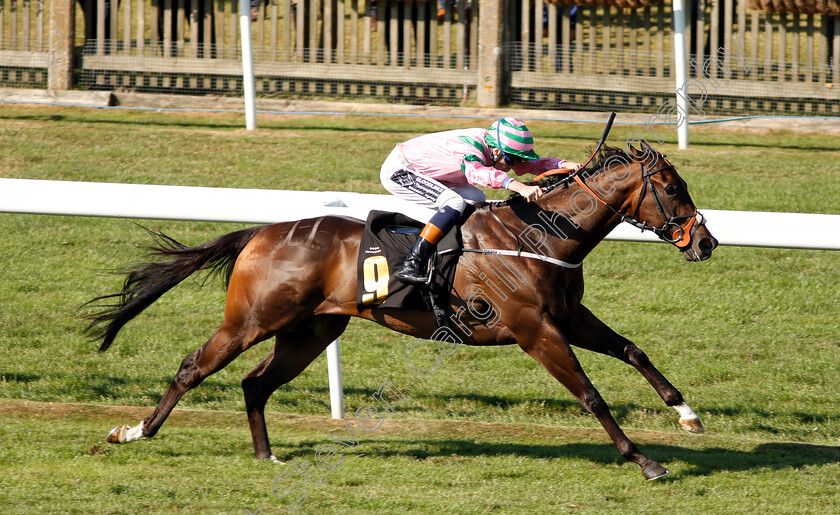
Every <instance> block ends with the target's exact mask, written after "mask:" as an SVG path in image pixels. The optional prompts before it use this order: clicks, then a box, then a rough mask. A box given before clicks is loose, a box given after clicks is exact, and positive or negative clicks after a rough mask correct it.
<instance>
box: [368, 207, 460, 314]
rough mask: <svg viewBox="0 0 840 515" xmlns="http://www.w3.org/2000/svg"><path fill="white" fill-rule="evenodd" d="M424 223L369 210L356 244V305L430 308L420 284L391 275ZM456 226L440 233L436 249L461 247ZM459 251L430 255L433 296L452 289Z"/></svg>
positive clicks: (397, 214) (424, 309) (399, 214)
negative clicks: (432, 270) (418, 285)
mask: <svg viewBox="0 0 840 515" xmlns="http://www.w3.org/2000/svg"><path fill="white" fill-rule="evenodd" d="M424 225H425V224H423V223H422V222H418V221H417V220H414V219H413V218H409V217H408V216H405V215H403V214H401V213H390V212H387V211H371V212H370V214H369V215H368V219H367V222H366V223H365V230H364V233H363V234H362V241H361V245H360V246H359V259H358V262H357V272H358V277H359V281H358V283H359V286H358V290H357V293H356V306H357V307H358V308H359V310H362V309H369V308H404V309H419V310H423V311H431V310H432V309H431V306H430V305H429V301H428V299H427V295H423V291H422V290H421V288H420V287H417V286H415V285H412V284H406V283H403V282H402V281H400V280H399V279H397V278H395V277H394V276H393V274H394V272H396V270H397V268H399V267H400V266H402V264H403V261H404V260H405V256H406V255H408V252H409V251H410V250H411V246H412V245H414V242H415V241H416V240H417V237H418V236H419V234H420V230H421V229H422V228H423V226H424ZM461 246H462V245H461V231H460V228H459V227H455V228H454V229H453V230H451V231H449V233H447V234H446V236H444V238H443V240H442V241H441V242H440V243H439V244H438V249H437V250H438V252H443V251H445V250H451V249H460V248H461ZM459 255H460V253H459V252H457V251H456V252H448V253H445V254H444V255H442V256H440V255H436V256H434V257H433V258H432V263H433V266H434V267H435V270H436V271H435V274H434V277H433V278H432V282H431V284H430V286H431V290H432V294H433V295H434V296H435V297H440V296H441V295H446V294H448V293H449V292H450V291H451V290H452V280H453V279H454V278H455V267H456V265H457V264H458V257H459Z"/></svg>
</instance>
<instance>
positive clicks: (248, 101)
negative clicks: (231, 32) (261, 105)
mask: <svg viewBox="0 0 840 515" xmlns="http://www.w3.org/2000/svg"><path fill="white" fill-rule="evenodd" d="M239 32H240V37H241V39H242V89H243V93H244V94H245V128H246V129H247V130H249V131H252V130H254V129H256V128H257V101H256V96H257V93H256V90H255V87H254V48H253V45H252V43H251V2H249V0H239Z"/></svg>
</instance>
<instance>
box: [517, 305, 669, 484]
mask: <svg viewBox="0 0 840 515" xmlns="http://www.w3.org/2000/svg"><path fill="white" fill-rule="evenodd" d="M532 327H538V329H535V330H526V331H523V332H521V333H519V334H516V339H517V342H519V346H520V347H522V350H524V351H525V352H526V353H527V354H528V355H529V356H531V357H532V358H534V359H536V360H537V361H538V362H540V364H542V366H544V367H545V368H546V370H548V371H549V372H550V373H551V375H553V376H554V377H555V378H556V379H557V380H558V381H560V382H561V383H562V384H563V386H565V387H566V388H567V389H568V390H569V391H570V392H571V393H572V395H574V396H575V398H576V399H577V400H578V402H580V404H581V406H583V407H584V408H585V409H586V410H587V411H588V412H590V413H592V414H593V415H595V417H596V418H597V419H598V421H599V422H601V425H602V426H604V429H605V430H606V431H607V434H609V435H610V438H612V440H613V442H614V443H615V446H616V447H617V448H618V452H619V453H621V456H623V457H624V458H625V459H626V460H628V461H632V462H633V463H635V464H637V465H639V466H640V467H641V468H642V475H644V476H645V478H646V479H649V480H651V479H657V478H660V477H662V476H664V475H666V474H667V473H668V469H666V468H665V467H663V466H662V465H660V464H659V462H657V461H655V460H652V459H650V458H648V457H647V456H645V455H644V454H642V452H641V451H639V449H638V448H637V447H636V445H635V444H634V443H633V442H632V441H630V439H629V438H627V435H625V434H624V431H622V430H621V428H620V427H619V426H618V423H617V422H616V421H615V419H614V418H613V416H612V414H611V413H610V410H609V407H608V406H607V403H606V402H604V399H602V398H601V395H600V394H599V393H598V390H596V389H595V387H594V386H593V385H592V383H591V382H590V381H589V378H588V377H586V374H585V373H584V372H583V369H582V368H581V366H580V363H579V362H578V360H577V357H576V356H575V354H574V352H573V351H572V348H571V347H570V346H569V343H568V341H567V340H566V338H565V337H564V335H563V334H561V333H560V331H559V330H557V328H556V327H555V326H553V325H552V324H551V323H550V322H544V323H542V324H539V325H538V326H532ZM514 332H515V333H516V331H514Z"/></svg>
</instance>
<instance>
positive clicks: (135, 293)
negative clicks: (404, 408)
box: [91, 142, 717, 479]
mask: <svg viewBox="0 0 840 515" xmlns="http://www.w3.org/2000/svg"><path fill="white" fill-rule="evenodd" d="M596 152H597V155H596V159H595V160H594V161H593V164H591V165H589V166H587V167H586V168H584V169H582V170H580V171H579V172H577V173H572V174H565V175H556V176H553V177H548V178H546V179H543V180H541V181H540V184H541V185H543V186H544V188H543V191H544V192H545V193H544V195H543V196H542V197H541V198H540V199H538V200H537V201H535V202H531V203H529V202H524V201H522V199H521V198H519V199H516V198H514V199H509V200H508V201H504V202H490V203H485V204H481V205H479V206H477V207H476V209H475V212H474V213H473V214H472V215H471V216H470V217H469V218H468V219H467V220H466V222H465V223H464V224H463V227H462V236H463V243H464V247H465V248H469V249H500V250H503V251H508V254H514V255H508V256H507V257H506V258H504V259H505V260H506V263H507V265H508V267H509V269H510V270H512V271H514V272H515V273H514V275H515V276H516V277H517V278H518V279H519V280H520V284H519V286H518V287H509V288H508V289H507V291H506V292H502V294H504V295H505V297H506V298H505V299H504V302H499V301H498V300H497V301H495V302H494V301H493V300H492V299H490V298H489V297H488V295H489V294H487V293H486V292H487V291H488V288H487V274H485V273H484V272H485V271H487V270H489V268H488V267H489V260H490V259H499V257H498V256H491V255H487V254H483V253H481V252H472V251H465V252H464V253H463V254H461V256H460V260H459V264H458V268H457V271H456V274H455V278H454V280H453V289H452V293H451V294H449V296H448V298H445V299H443V300H444V301H445V306H446V307H447V309H448V312H449V313H450V314H452V313H455V314H457V318H456V317H455V316H451V317H450V318H451V320H453V321H456V322H457V329H458V330H459V331H460V334H461V335H462V341H463V343H465V344H468V345H511V344H517V345H519V347H520V348H521V349H522V350H523V351H525V352H526V353H527V354H528V355H529V356H531V357H533V358H534V359H535V360H537V361H538V362H539V363H540V364H542V365H543V366H544V367H545V368H546V369H547V370H548V372H549V373H550V374H551V375H553V376H554V377H555V378H556V379H557V380H558V381H560V383H562V384H563V386H565V387H566V388H567V389H568V390H569V391H570V392H571V393H572V395H574V396H575V398H576V399H577V400H578V401H579V402H580V404H581V405H582V406H583V407H584V408H585V409H586V410H587V411H589V412H590V413H592V414H593V415H594V416H595V417H597V419H598V420H599V421H600V423H601V424H602V425H603V426H604V429H606V431H607V433H608V434H609V436H610V437H611V438H612V440H613V442H614V443H615V445H616V446H617V447H618V450H619V452H620V453H621V455H622V456H623V457H624V458H626V459H627V460H629V461H632V462H634V463H636V464H637V465H639V466H640V467H641V469H642V474H643V475H644V477H645V478H647V479H655V478H658V477H661V476H663V475H665V474H667V473H668V471H667V469H665V468H664V467H663V466H662V465H660V464H659V463H658V462H657V461H655V460H653V459H651V458H649V457H647V456H646V455H644V454H643V453H642V452H641V451H639V449H638V448H637V447H636V445H635V444H634V443H633V442H631V441H630V440H629V439H628V438H627V436H626V435H625V434H624V432H623V431H622V430H621V428H620V427H619V426H618V424H617V423H616V421H615V419H614V418H613V417H612V415H611V414H610V411H609V408H608V407H607V404H606V403H605V402H604V400H603V399H602V398H601V396H600V394H599V393H598V392H597V391H596V389H595V388H594V387H593V385H592V383H591V382H590V381H589V379H588V378H587V376H586V374H585V373H584V371H583V370H582V369H581V366H580V364H579V362H578V360H577V358H576V356H575V354H574V352H573V350H572V346H576V347H580V348H583V349H588V350H591V351H595V352H599V353H603V354H607V355H609V356H613V357H615V358H617V359H620V360H621V361H624V362H626V363H628V364H630V365H632V366H633V367H635V368H636V369H637V370H638V371H639V372H641V374H642V375H643V376H644V377H645V378H646V379H647V380H648V381H649V382H650V384H651V385H652V386H653V388H654V389H656V391H657V393H658V394H659V395H660V396H661V397H662V399H663V400H664V401H665V404H667V405H668V406H671V407H673V408H674V409H676V410H677V412H678V413H679V415H680V425H681V426H682V427H683V428H684V429H686V430H688V431H692V432H703V426H702V424H701V423H700V420H699V418H698V416H697V415H696V413H695V412H694V411H693V410H692V409H691V408H690V407H689V406H688V405H687V404H686V403H685V402H684V400H683V397H682V395H681V394H680V392H679V391H678V390H677V389H676V388H675V387H674V386H673V385H671V383H670V382H669V381H668V380H667V379H666V378H665V377H664V376H663V375H662V374H661V373H660V372H659V371H658V370H657V369H656V368H655V367H654V366H653V365H652V364H651V362H650V361H649V360H648V358H647V356H646V355H645V354H644V352H642V351H641V350H640V349H639V348H638V347H637V346H636V345H634V344H633V343H632V342H630V341H629V340H627V339H626V338H624V337H622V336H620V335H618V334H617V333H616V332H614V331H613V330H612V329H610V328H609V327H607V326H606V325H605V324H604V323H603V322H601V321H600V320H599V319H598V318H596V317H595V315H593V314H592V313H591V312H590V311H589V310H588V309H587V308H586V307H585V306H584V305H583V304H581V298H582V297H583V272H582V269H581V267H580V266H579V264H580V263H581V262H582V261H583V259H584V258H585V257H586V256H587V254H589V252H590V251H592V249H593V248H594V247H595V246H596V245H597V244H598V243H599V242H600V241H601V240H602V239H603V238H604V237H605V236H607V234H608V233H609V232H610V231H612V229H613V228H615V227H616V226H617V225H618V224H619V223H621V222H622V221H626V222H630V223H632V224H633V225H636V226H637V227H639V228H641V229H642V230H650V231H653V232H655V233H656V234H657V235H658V236H659V237H660V238H662V239H664V240H666V241H669V242H671V243H672V244H674V245H675V246H676V247H677V248H678V249H679V250H680V251H681V252H682V253H683V254H684V257H685V259H686V260H688V261H702V260H705V259H707V258H709V257H710V256H711V253H712V251H713V250H714V248H715V247H716V246H717V241H716V240H715V239H714V237H712V235H711V234H710V233H709V231H708V230H707V229H706V227H705V225H704V222H703V218H702V215H700V214H699V213H698V212H697V209H696V208H695V206H694V203H693V202H692V200H691V197H690V196H689V193H688V189H687V186H686V183H685V182H684V181H683V180H682V179H681V178H680V176H679V175H678V174H677V170H676V169H675V168H674V165H672V164H671V163H670V162H669V161H668V160H667V159H666V158H665V156H663V155H661V154H659V153H658V152H656V151H655V150H654V149H653V148H651V147H650V146H649V145H647V144H646V143H644V142H642V144H641V147H640V148H635V147H633V146H632V145H627V147H626V149H624V150H622V149H617V148H612V147H604V148H603V149H600V148H599V150H598V151H596ZM363 227H364V223H363V222H361V221H359V220H355V219H351V218H345V217H339V216H324V217H319V218H311V219H306V220H298V221H293V222H283V223H277V224H273V225H267V226H260V227H252V228H247V229H243V230H239V231H236V232H232V233H230V234H227V235H225V236H222V237H220V238H218V239H216V240H214V241H211V242H209V243H205V244H203V245H199V246H196V247H186V246H184V245H182V244H180V243H178V242H177V241H175V240H173V239H171V238H169V237H167V236H164V235H162V234H158V236H159V244H158V245H157V247H156V250H155V253H156V259H154V260H152V261H151V262H149V263H145V264H141V265H138V266H137V267H136V268H134V269H133V271H131V273H130V274H129V275H128V277H127V278H126V280H125V284H124V287H123V290H122V291H121V292H119V293H116V294H113V295H105V296H103V297H98V298H97V299H94V300H93V301H91V302H92V303H94V305H97V306H99V311H98V312H97V313H94V314H92V315H91V317H92V319H93V321H92V323H91V329H92V330H93V334H94V335H95V336H96V337H98V338H102V341H101V346H100V351H104V350H105V349H107V348H108V347H109V346H110V345H111V343H112V342H113V341H114V338H115V336H116V335H117V333H118V331H119V330H120V328H122V326H123V325H124V324H126V323H127V322H128V321H129V320H131V319H133V318H134V317H135V316H137V315H138V314H139V313H140V312H142V311H143V310H144V309H145V308H146V307H148V306H149V305H150V304H152V303H153V302H154V301H155V300H156V299H158V298H159V297H160V296H161V295H163V294H164V293H165V292H166V291H168V290H169V289H171V288H172V287H174V286H175V285H176V284H178V283H180V282H181V281H183V280H184V279H186V278H187V277H188V276H190V275H191V274H193V273H194V272H196V271H198V270H202V269H206V270H216V271H219V272H221V273H222V274H223V275H224V276H225V277H226V279H227V299H226V304H225V310H224V320H223V322H222V325H221V327H219V329H218V330H217V331H216V333H215V334H213V335H212V337H211V338H210V339H209V340H208V341H207V342H206V343H205V344H204V345H202V346H201V347H199V348H198V349H196V350H195V351H194V352H192V353H191V354H189V355H187V356H186V357H185V358H184V360H183V362H182V363H181V366H180V369H179V370H178V372H177V374H176V375H175V377H174V379H173V380H172V382H171V384H170V386H169V389H168V390H167V391H166V393H165V394H164V395H163V397H162V398H161V400H160V402H158V404H157V406H156V407H155V408H154V410H153V411H152V412H151V414H150V415H149V416H147V417H146V418H145V419H143V420H142V421H141V422H140V424H139V425H137V426H136V427H130V426H120V427H117V428H114V429H113V430H112V431H111V434H110V435H109V441H111V442H116V443H124V442H129V441H133V440H138V439H140V438H148V437H151V436H154V435H155V434H156V433H157V432H158V430H159V429H160V427H161V425H162V424H163V422H164V421H165V420H166V417H167V416H168V415H169V413H170V412H171V411H172V409H173V408H174V407H175V405H176V403H177V402H178V400H179V399H180V398H181V396H182V395H184V393H186V392H187V391H188V390H190V389H191V388H194V387H196V386H198V385H199V383H201V382H202V380H204V379H205V378H207V377H208V376H209V375H211V374H213V373H214V372H217V371H218V370H220V369H222V368H223V367H225V366H226V365H227V364H228V363H230V362H231V361H232V360H233V359H235V358H236V357H237V356H239V355H240V354H241V353H242V352H244V351H245V350H246V349H248V348H250V347H251V346H253V345H255V344H257V343H259V342H261V341H263V340H266V339H269V338H274V339H275V343H274V348H273V349H272V350H271V352H270V353H269V354H268V356H266V357H265V359H263V360H262V361H261V362H260V363H259V364H258V365H257V366H256V368H254V369H253V370H251V371H250V372H248V373H247V374H246V375H245V377H244V378H243V380H242V389H243V390H244V395H245V406H246V411H247V415H248V423H249V425H250V430H251V437H252V439H253V443H254V451H255V454H256V457H257V458H260V459H274V456H273V455H272V453H271V449H270V447H269V440H268V434H267V432H266V426H265V418H264V414H263V413H264V408H265V404H266V401H267V400H268V398H269V396H270V395H271V394H272V393H273V392H274V391H275V390H276V389H277V388H278V387H279V386H280V385H283V384H286V383H288V382H289V381H291V380H292V379H294V378H295V377H296V376H297V375H298V374H300V373H301V372H302V371H303V370H304V369H305V368H306V367H307V366H308V365H309V364H310V363H311V362H312V361H313V360H314V359H315V358H316V357H317V356H318V355H320V354H321V353H322V352H323V351H324V349H325V348H326V347H327V346H328V345H329V344H330V342H332V341H333V340H335V339H336V338H337V337H338V336H339V335H341V333H342V332H344V330H345V328H346V326H347V324H348V322H349V320H350V317H361V318H365V319H368V320H371V321H373V322H376V323H378V324H381V325H383V326H385V327H387V328H389V329H392V330H394V331H398V332H400V333H404V334H407V335H411V336H415V337H418V338H426V339H428V338H430V337H432V335H433V333H434V332H435V330H436V328H437V325H436V322H435V318H434V316H433V314H432V313H429V312H423V311H414V310H400V309H387V308H378V309H371V308H364V309H359V308H358V307H357V304H356V288H357V277H356V275H357V263H356V261H357V256H358V254H359V241H360V237H361V235H362V230H363ZM497 286H498V284H497ZM498 291H501V290H500V289H499V290H498ZM481 292H484V293H482V294H479V293H481ZM491 321H492V323H491ZM453 331H454V329H453Z"/></svg>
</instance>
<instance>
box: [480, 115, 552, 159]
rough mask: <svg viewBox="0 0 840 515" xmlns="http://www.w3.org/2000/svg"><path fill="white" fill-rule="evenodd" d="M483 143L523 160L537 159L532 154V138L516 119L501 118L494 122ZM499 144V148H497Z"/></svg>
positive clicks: (534, 153) (526, 128) (534, 154)
mask: <svg viewBox="0 0 840 515" xmlns="http://www.w3.org/2000/svg"><path fill="white" fill-rule="evenodd" d="M484 141H485V143H487V144H488V145H490V146H491V147H494V148H498V149H499V150H501V151H502V153H504V154H510V155H512V156H518V157H521V158H523V159H539V158H540V156H538V155H537V153H536V152H534V137H533V136H532V135H531V131H529V130H528V127H525V124H524V123H522V122H520V121H519V120H517V119H516V118H502V119H501V120H496V121H495V122H493V124H492V125H491V126H490V128H489V129H487V135H486V136H485V137H484ZM500 143H501V146H499V145H500Z"/></svg>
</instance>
